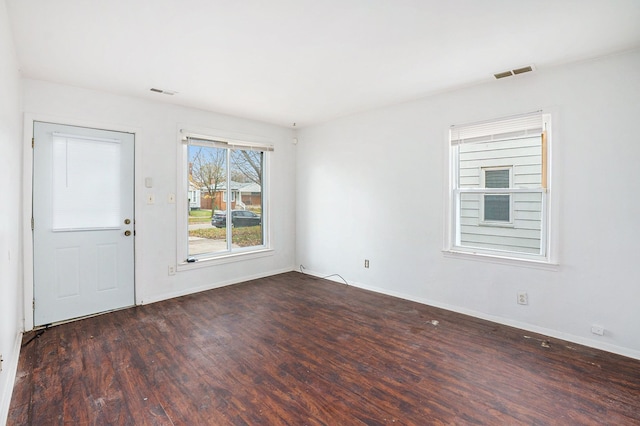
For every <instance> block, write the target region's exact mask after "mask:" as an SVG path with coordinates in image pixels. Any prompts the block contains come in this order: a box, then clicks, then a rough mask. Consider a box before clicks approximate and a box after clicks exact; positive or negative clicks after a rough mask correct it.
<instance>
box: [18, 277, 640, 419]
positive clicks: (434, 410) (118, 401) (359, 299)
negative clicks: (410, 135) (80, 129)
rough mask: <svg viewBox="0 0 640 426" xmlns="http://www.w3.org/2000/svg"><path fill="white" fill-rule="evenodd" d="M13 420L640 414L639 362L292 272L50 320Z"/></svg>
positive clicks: (24, 376)
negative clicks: (95, 313)
mask: <svg viewBox="0 0 640 426" xmlns="http://www.w3.org/2000/svg"><path fill="white" fill-rule="evenodd" d="M32 336H33V334H29V335H26V336H25V340H24V341H25V342H26V341H27V340H28V339H29V338H31V337H32ZM8 424H9V425H17V424H31V425H63V424H65V425H66V424H74V425H89V424H91V425H93V424H97V425H103V424H136V425H145V424H149V425H178V424H180V425H206V424H212V425H260V424H263V425H281V424H286V425H390V424H394V425H431V424H491V425H517V424H527V425H533V424H536V425H537V424H540V425H543V424H561V425H574V424H594V425H604V424H610V425H624V424H640V361H637V360H633V359H629V358H625V357H622V356H617V355H613V354H610V353H606V352H601V351H597V350H594V349H590V348H586V347H582V346H579V345H575V344H572V343H568V342H564V341H560V340H556V339H550V338H546V337H544V336H539V335H535V334H532V333H529V332H525V331H522V330H518V329H514V328H510V327H506V326H501V325H497V324H494V323H491V322H487V321H483V320H479V319H476V318H472V317H468V316H464V315H460V314H456V313H452V312H448V311H444V310H441V309H436V308H432V307H428V306H424V305H421V304H418V303H413V302H409V301H406V300H400V299H396V298H392V297H388V296H384V295H380V294H375V293H371V292H367V291H363V290H360V289H356V288H353V287H348V286H346V285H342V284H337V283H334V282H331V281H324V280H318V279H316V278H313V277H310V276H306V275H302V274H300V273H296V272H291V273H286V274H281V275H277V276H274V277H270V278H264V279H260V280H255V281H251V282H247V283H244V284H238V285H235V286H230V287H224V288H220V289H216V290H211V291H208V292H204V293H199V294H194V295H190V296H186V297H181V298H178V299H173V300H169V301H165V302H160V303H156V304H152V305H145V306H139V307H135V308H131V309H127V310H123V311H119V312H114V313H110V314H105V315H101V316H97V317H94V318H89V319H85V320H81V321H76V322H73V323H69V324H64V325H59V326H56V327H52V328H50V329H49V330H47V331H46V332H45V333H44V334H42V335H41V336H40V337H39V338H36V339H34V340H33V341H32V342H31V343H29V344H27V345H26V346H25V347H24V348H23V349H22V352H21V354H20V364H19V370H18V375H17V380H16V385H15V390H14V395H13V399H12V403H11V408H10V412H9V421H8Z"/></svg>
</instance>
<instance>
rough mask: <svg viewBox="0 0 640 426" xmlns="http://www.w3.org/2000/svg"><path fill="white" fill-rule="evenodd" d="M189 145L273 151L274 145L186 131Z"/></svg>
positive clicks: (185, 138)
mask: <svg viewBox="0 0 640 426" xmlns="http://www.w3.org/2000/svg"><path fill="white" fill-rule="evenodd" d="M183 133H184V132H183ZM183 141H185V142H186V143H188V144H189V145H196V146H213V147H216V148H228V149H242V150H245V151H265V152H266V151H273V150H274V149H273V145H266V144H260V143H252V142H244V141H237V140H233V139H226V138H214V137H209V136H204V135H195V134H193V133H185V136H184V139H183Z"/></svg>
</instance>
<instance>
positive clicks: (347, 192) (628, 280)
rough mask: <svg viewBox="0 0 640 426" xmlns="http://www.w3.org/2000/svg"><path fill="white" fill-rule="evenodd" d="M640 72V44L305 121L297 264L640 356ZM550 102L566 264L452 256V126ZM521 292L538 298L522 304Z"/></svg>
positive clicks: (561, 253) (560, 244) (561, 254)
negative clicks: (448, 221) (448, 244)
mask: <svg viewBox="0 0 640 426" xmlns="http://www.w3.org/2000/svg"><path fill="white" fill-rule="evenodd" d="M639 68H640V52H639V51H634V52H627V53H625V54H620V55H616V56H611V57H608V58H602V59H599V60H593V61H588V62H582V63H577V64H573V65H570V66H564V67H561V68H555V69H550V70H544V71H539V72H535V73H532V74H525V75H521V76H517V77H512V78H509V79H504V80H500V81H491V82H487V83H486V84H483V85H478V86H474V87H468V88H464V89H460V90H457V91H452V92H448V93H443V94H438V95H435V96H431V97H428V98H425V99H422V100H418V101H415V102H410V103H406V104H402V105H397V106H393V107H389V108H384V109H379V110H375V111H370V112H366V113H362V114H357V115H353V116H350V117H346V118H342V119H338V120H334V121H331V122H329V123H326V124H323V125H318V126H313V127H309V128H303V129H301V130H300V131H299V133H298V135H297V137H298V140H299V143H298V152H297V163H296V167H297V204H296V212H297V244H296V250H297V263H299V264H303V265H304V266H305V267H307V268H308V269H309V270H310V271H312V272H313V273H314V274H318V275H328V274H333V273H339V274H341V275H342V276H343V277H344V278H346V279H347V281H349V282H350V283H351V284H354V285H358V286H361V287H365V288H370V289H374V290H377V291H380V292H383V293H388V294H392V295H396V296H401V297H404V298H407V299H412V300H416V301H420V302H424V303H428V304H432V305H435V306H441V307H445V308H449V309H452V310H455V311H459V312H463V313H469V314H472V315H475V316H478V317H482V318H487V319H491V320H494V321H497V322H501V323H505V324H510V325H514V326H517V327H520V328H525V329H529V330H532V331H538V332H543V333H546V334H548V335H552V336H556V337H560V338H564V339H568V340H571V341H574V342H578V343H582V344H586V345H590V346H593V347H598V348H601V349H605V350H609V351H612V352H617V353H621V354H625V355H628V356H632V357H635V358H640V332H639V327H640V309H638V300H640V286H639V285H638V282H639V278H638V266H637V262H638V253H639V251H638V247H637V243H638V241H640V226H639V225H638V223H639V222H638V218H639V217H640V197H638V196H637V191H638V188H639V186H638V184H639V183H640V167H638V158H640V143H638V134H637V129H636V122H637V120H638V117H640V102H639V101H638V99H640V73H638V72H637V70H638V69H639ZM542 108H545V109H550V110H551V111H552V113H553V115H554V117H553V120H554V122H553V153H552V155H553V159H552V161H553V163H552V167H553V170H552V173H553V177H552V179H553V181H552V185H553V193H552V196H553V197H554V200H555V202H556V204H555V210H554V211H555V212H556V215H555V223H554V224H553V226H554V229H555V232H556V233H557V234H556V236H557V248H558V250H557V252H556V258H557V260H558V263H559V266H558V267H557V268H531V267H525V266H518V265H509V264H502V263H498V262H492V261H484V260H483V261H477V260H468V259H463V258H455V257H451V256H445V255H444V254H443V252H442V249H443V246H444V245H443V235H444V216H445V203H446V194H447V188H448V183H447V178H448V174H447V173H448V171H447V155H448V145H447V134H448V133H447V132H448V128H449V126H450V125H452V124H462V123H469V122H475V121H480V120H485V119H492V118H501V117H505V116H510V115H514V114H519V113H525V112H530V111H535V110H539V109H542ZM364 259H369V260H370V268H369V269H365V268H364ZM518 291H527V292H528V295H529V305H527V306H522V305H518V304H517V303H516V294H517V292H518ZM592 324H597V325H601V326H603V327H604V328H605V330H606V331H605V335H604V336H602V337H599V336H596V335H594V334H592V333H591V325H592Z"/></svg>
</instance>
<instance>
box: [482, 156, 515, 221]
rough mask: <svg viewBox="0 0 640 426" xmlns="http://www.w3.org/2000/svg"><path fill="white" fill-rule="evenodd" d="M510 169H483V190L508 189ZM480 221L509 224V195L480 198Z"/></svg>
mask: <svg viewBox="0 0 640 426" xmlns="http://www.w3.org/2000/svg"><path fill="white" fill-rule="evenodd" d="M511 170H512V168H511V167H504V168H483V169H482V178H483V179H482V182H483V183H484V185H482V187H483V188H510V187H511ZM482 204H483V205H482V209H481V211H482V221H483V222H484V223H485V224H491V223H494V224H498V225H504V224H510V223H512V222H511V217H512V213H511V210H512V204H511V194H510V193H505V194H484V195H483V197H482Z"/></svg>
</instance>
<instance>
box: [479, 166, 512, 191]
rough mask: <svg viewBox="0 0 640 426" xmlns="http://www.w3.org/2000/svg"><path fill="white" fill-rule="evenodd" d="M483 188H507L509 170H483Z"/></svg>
mask: <svg viewBox="0 0 640 426" xmlns="http://www.w3.org/2000/svg"><path fill="white" fill-rule="evenodd" d="M484 184H485V188H509V170H508V169H505V170H485V175H484Z"/></svg>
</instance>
